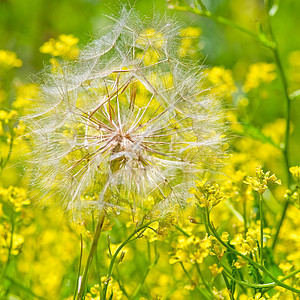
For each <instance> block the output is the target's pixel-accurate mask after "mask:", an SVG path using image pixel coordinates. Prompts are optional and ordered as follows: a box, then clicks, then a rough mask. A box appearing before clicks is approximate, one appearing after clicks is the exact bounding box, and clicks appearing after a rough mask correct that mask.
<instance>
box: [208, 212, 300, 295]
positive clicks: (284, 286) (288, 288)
mask: <svg viewBox="0 0 300 300" xmlns="http://www.w3.org/2000/svg"><path fill="white" fill-rule="evenodd" d="M206 216H207V221H208V222H207V225H208V227H209V229H210V230H211V231H212V233H213V235H214V236H215V238H216V239H217V240H218V241H219V242H220V243H221V244H222V245H223V246H224V247H225V248H226V249H227V250H229V251H230V252H232V253H235V254H236V255H238V256H240V257H242V258H243V259H244V260H246V261H248V262H249V263H250V264H252V265H253V266H255V267H256V268H258V269H260V270H261V271H262V272H263V273H265V275H267V276H268V277H269V278H270V279H272V280H273V281H274V282H275V283H276V284H277V285H278V286H280V287H283V288H285V289H287V290H289V291H291V292H293V293H295V294H297V295H300V290H299V289H296V288H294V287H292V286H289V285H287V284H285V283H283V282H282V281H281V280H278V279H277V278H276V277H275V276H274V275H273V274H272V273H271V272H270V271H269V270H268V269H267V268H266V267H265V266H263V265H261V264H260V263H257V262H255V261H254V260H252V259H251V258H249V257H248V256H246V255H244V254H242V253H240V252H238V251H237V250H236V249H234V248H233V247H231V246H229V245H227V244H226V243H225V242H223V241H222V239H221V237H220V236H219V234H218V233H217V231H216V229H215V228H214V226H213V225H212V223H211V221H210V217H209V210H208V209H206ZM257 286H258V285H257ZM258 288H259V286H258Z"/></svg>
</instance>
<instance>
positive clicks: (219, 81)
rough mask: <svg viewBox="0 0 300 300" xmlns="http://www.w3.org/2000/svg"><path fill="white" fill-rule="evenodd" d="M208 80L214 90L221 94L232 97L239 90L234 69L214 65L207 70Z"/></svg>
mask: <svg viewBox="0 0 300 300" xmlns="http://www.w3.org/2000/svg"><path fill="white" fill-rule="evenodd" d="M207 80H208V81H209V83H210V86H211V88H212V90H213V92H216V93H219V94H220V96H225V97H226V98H230V97H231V95H232V94H233V93H234V92H236V91H237V88H236V86H235V83H234V80H233V76H232V71H231V70H227V69H225V68H224V67H212V68H211V69H209V71H208V72H207Z"/></svg>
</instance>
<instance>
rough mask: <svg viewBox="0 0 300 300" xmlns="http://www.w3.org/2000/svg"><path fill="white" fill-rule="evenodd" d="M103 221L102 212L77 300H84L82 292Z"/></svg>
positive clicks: (103, 215)
mask: <svg viewBox="0 0 300 300" xmlns="http://www.w3.org/2000/svg"><path fill="white" fill-rule="evenodd" d="M104 219H105V213H104V212H103V211H102V212H101V213H100V214H99V218H98V224H97V227H96V231H95V234H94V238H93V242H92V246H91V249H90V252H89V255H88V258H87V261H86V265H85V268H84V271H83V275H82V279H81V283H80V287H79V291H78V297H77V299H78V300H83V299H84V292H85V286H86V282H87V279H88V274H89V270H90V267H91V264H92V261H93V257H94V255H95V252H96V250H97V246H98V241H99V237H100V234H101V231H102V226H103V223H104Z"/></svg>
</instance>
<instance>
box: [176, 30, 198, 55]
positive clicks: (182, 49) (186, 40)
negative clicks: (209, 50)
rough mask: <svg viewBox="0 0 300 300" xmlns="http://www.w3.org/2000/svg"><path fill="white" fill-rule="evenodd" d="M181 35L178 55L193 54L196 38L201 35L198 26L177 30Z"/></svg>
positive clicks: (195, 49)
mask: <svg viewBox="0 0 300 300" xmlns="http://www.w3.org/2000/svg"><path fill="white" fill-rule="evenodd" d="M179 34H180V36H181V40H180V45H179V49H178V54H179V56H180V57H184V56H188V55H190V56H194V55H195V54H196V51H197V43H198V38H199V37H200V35H201V29H200V28H199V27H187V28H184V29H181V30H180V32H179Z"/></svg>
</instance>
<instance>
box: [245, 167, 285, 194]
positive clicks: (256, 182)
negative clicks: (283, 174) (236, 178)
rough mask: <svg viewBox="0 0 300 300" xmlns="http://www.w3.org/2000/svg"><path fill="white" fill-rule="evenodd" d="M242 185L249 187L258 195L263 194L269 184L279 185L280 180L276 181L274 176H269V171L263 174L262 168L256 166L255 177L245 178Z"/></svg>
mask: <svg viewBox="0 0 300 300" xmlns="http://www.w3.org/2000/svg"><path fill="white" fill-rule="evenodd" d="M244 183H245V184H249V185H251V186H252V188H253V190H254V191H257V192H258V193H259V194H263V193H264V192H265V190H266V189H267V188H268V185H269V184H273V183H276V184H278V185H281V180H279V179H277V177H276V176H275V175H274V174H273V175H270V171H268V172H267V173H264V171H263V170H262V168H261V167H260V166H258V167H257V168H256V177H247V178H246V180H244Z"/></svg>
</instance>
